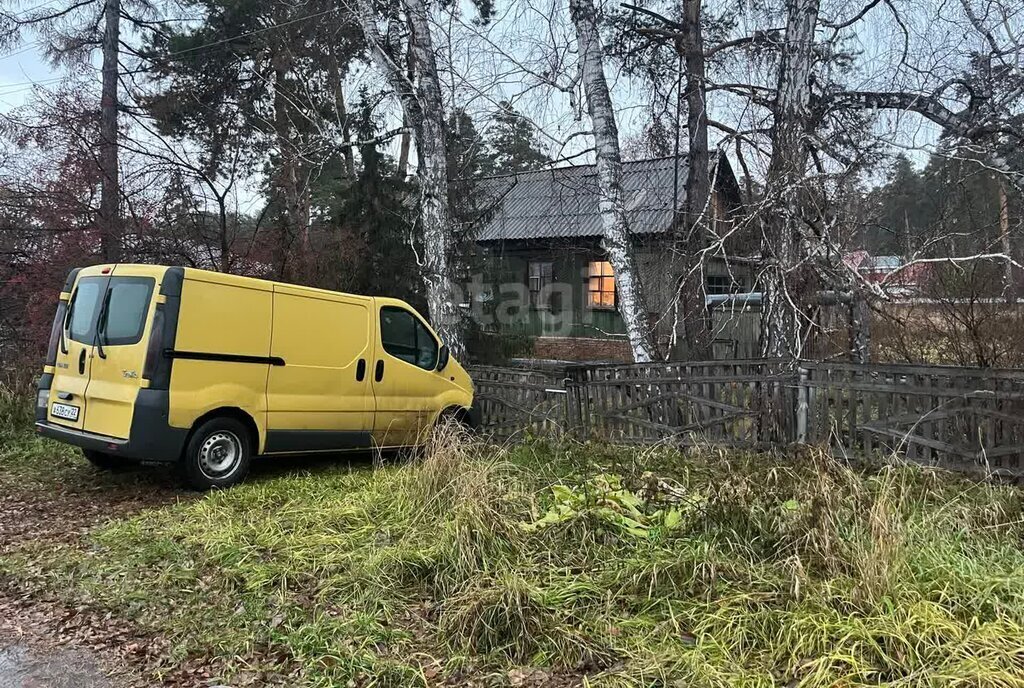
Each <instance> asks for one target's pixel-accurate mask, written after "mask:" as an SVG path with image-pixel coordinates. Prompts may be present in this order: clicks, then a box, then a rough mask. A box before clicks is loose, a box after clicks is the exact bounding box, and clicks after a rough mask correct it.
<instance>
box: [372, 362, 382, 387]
mask: <svg viewBox="0 0 1024 688" xmlns="http://www.w3.org/2000/svg"><path fill="white" fill-rule="evenodd" d="M383 378H384V360H383V359H381V360H379V361H377V369H376V370H374V371H373V379H374V381H375V382H380V381H381V380H382V379H383Z"/></svg>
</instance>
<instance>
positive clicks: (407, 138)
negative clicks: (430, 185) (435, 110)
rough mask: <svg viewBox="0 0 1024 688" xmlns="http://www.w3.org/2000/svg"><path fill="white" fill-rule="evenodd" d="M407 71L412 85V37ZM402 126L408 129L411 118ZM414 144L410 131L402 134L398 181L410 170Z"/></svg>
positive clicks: (407, 59) (403, 121)
mask: <svg viewBox="0 0 1024 688" xmlns="http://www.w3.org/2000/svg"><path fill="white" fill-rule="evenodd" d="M405 64H406V71H405V76H406V78H407V79H409V82H410V83H411V82H412V81H413V80H414V79H415V78H416V72H415V64H416V62H415V60H414V58H413V52H412V36H409V48H408V51H407V52H406V58H405ZM402 126H403V127H405V128H406V129H408V128H409V127H410V126H411V124H410V123H409V117H408V116H404V115H403V117H402ZM411 144H412V135H411V134H410V133H409V132H408V131H404V132H402V138H401V139H400V143H399V145H398V167H396V168H395V176H396V177H397V178H398V179H405V174H406V170H408V169H409V149H410V148H411Z"/></svg>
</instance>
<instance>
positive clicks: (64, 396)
mask: <svg viewBox="0 0 1024 688" xmlns="http://www.w3.org/2000/svg"><path fill="white" fill-rule="evenodd" d="M57 398H58V399H60V400H61V401H71V400H72V399H74V398H75V395H74V394H72V393H71V392H57Z"/></svg>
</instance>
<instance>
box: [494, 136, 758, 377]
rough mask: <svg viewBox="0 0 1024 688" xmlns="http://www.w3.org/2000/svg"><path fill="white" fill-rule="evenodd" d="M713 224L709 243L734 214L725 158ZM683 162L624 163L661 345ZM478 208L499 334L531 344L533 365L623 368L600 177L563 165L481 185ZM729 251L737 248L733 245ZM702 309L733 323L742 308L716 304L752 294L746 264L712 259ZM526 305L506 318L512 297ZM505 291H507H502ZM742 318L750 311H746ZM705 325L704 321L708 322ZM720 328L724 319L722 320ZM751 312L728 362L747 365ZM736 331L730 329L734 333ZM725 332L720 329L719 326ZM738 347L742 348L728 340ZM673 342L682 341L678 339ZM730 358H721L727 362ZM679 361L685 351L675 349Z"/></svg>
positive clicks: (668, 314)
mask: <svg viewBox="0 0 1024 688" xmlns="http://www.w3.org/2000/svg"><path fill="white" fill-rule="evenodd" d="M717 165H718V170H717V173H716V174H715V180H716V183H715V188H714V190H713V196H712V203H711V205H712V208H711V211H712V215H713V221H714V227H715V230H716V233H717V234H718V235H719V236H724V235H725V234H726V232H727V229H728V226H729V223H731V222H733V221H734V220H735V216H736V214H737V211H738V209H739V206H740V191H739V186H738V184H737V182H736V178H735V175H734V174H733V171H732V168H731V167H730V166H729V163H728V161H727V160H726V159H725V157H724V156H723V157H722V158H721V159H720V160H719V161H718V163H717ZM685 178H686V160H685V158H678V159H674V158H659V159H653V160H637V161H631V162H626V163H624V164H623V186H624V190H625V199H626V213H627V216H628V219H629V223H630V228H631V230H632V233H633V236H634V241H635V245H636V254H637V261H638V263H639V266H640V279H641V281H642V282H643V285H644V288H645V289H646V292H647V297H648V307H649V310H650V318H651V322H652V323H653V324H654V328H655V333H656V337H657V339H658V340H659V344H660V345H661V346H662V347H666V346H667V345H668V343H669V341H670V339H671V335H672V329H673V327H676V326H677V325H676V324H675V322H674V321H675V318H674V317H673V313H672V303H673V300H674V298H675V295H676V291H677V285H678V284H679V275H680V274H681V270H680V265H681V261H680V252H679V251H677V250H676V246H677V244H678V242H679V237H678V236H677V233H676V232H675V231H674V229H675V227H676V226H677V222H678V221H679V218H680V217H681V212H680V211H681V210H682V208H683V201H684V198H683V187H684V184H685ZM477 193H478V195H479V197H478V198H476V199H474V201H475V203H476V205H477V207H478V209H479V213H480V215H479V219H478V221H477V222H476V227H475V229H476V235H475V237H476V242H477V244H478V246H479V247H480V248H481V251H480V252H481V254H482V258H483V264H484V272H485V282H488V283H490V284H492V285H496V286H493V287H492V292H490V293H488V294H487V295H486V296H485V300H486V301H488V303H489V304H491V306H492V307H493V308H496V309H497V310H499V311H501V312H500V314H499V317H498V320H499V321H502V320H504V322H503V323H502V324H501V325H500V327H502V328H503V329H504V331H506V332H507V331H509V330H514V331H518V332H523V333H526V334H529V335H531V336H533V337H535V339H534V352H533V353H534V355H535V356H536V357H538V358H552V359H563V360H628V359H630V358H631V354H630V349H629V346H628V343H627V341H626V336H625V328H624V325H623V322H622V318H621V317H620V315H619V313H618V311H617V308H616V307H617V293H616V288H615V275H614V272H613V270H612V267H611V265H610V263H608V261H607V257H606V256H605V254H604V252H603V251H602V249H601V247H600V240H601V234H602V228H601V218H600V216H599V210H598V189H597V178H596V171H595V167H594V166H593V165H579V166H572V167H560V168H554V169H548V170H542V171H535V172H525V173H519V174H514V175H507V176H500V177H489V178H486V179H484V180H482V181H481V182H479V183H478V185H477ZM730 243H731V244H733V245H737V244H738V243H739V238H738V237H736V238H733V239H730ZM705 272H706V275H705V291H706V294H702V295H695V296H696V298H699V299H701V303H703V302H704V298H705V296H708V295H715V296H716V297H717V299H716V300H715V303H716V304H717V305H718V307H719V308H720V309H724V310H721V311H720V312H728V313H729V314H730V318H732V316H733V315H736V316H738V317H740V314H741V313H743V312H744V305H743V304H740V305H739V306H737V301H736V300H735V299H729V298H724V299H723V298H722V297H723V296H726V295H730V294H741V293H746V292H748V291H750V290H751V289H752V287H753V285H752V274H753V273H752V270H751V267H750V263H749V261H744V260H742V259H740V260H736V261H733V260H732V259H730V261H729V262H728V264H727V263H726V262H725V261H724V260H722V259H720V258H712V259H709V260H708V261H707V262H706V267H705ZM517 291H518V292H519V293H521V294H523V295H524V296H525V297H526V298H525V299H524V301H525V305H524V307H523V308H521V309H519V310H518V311H510V309H509V307H508V305H507V304H508V303H509V301H510V300H511V299H510V297H512V296H513V295H514V294H515V293H516V292H517ZM502 292H504V293H502ZM747 315H748V316H749V315H750V313H749V309H747ZM709 317H710V316H709ZM719 320H720V319H719ZM756 320H757V318H756V314H754V318H753V319H752V320H751V319H750V318H749V317H748V321H750V322H748V323H746V325H745V326H743V327H739V328H736V327H733V328H732V330H733V331H731V332H729V333H727V334H726V335H725V336H726V337H727V338H728V342H725V343H726V344H727V346H724V347H723V346H721V344H723V342H718V344H716V348H717V350H719V351H720V352H722V353H723V354H725V355H729V356H734V355H735V356H742V355H751V353H752V351H753V349H752V348H751V343H750V341H749V340H750V339H751V338H752V339H753V347H754V348H756V342H757V335H758V332H757V328H756V327H754V326H752V325H751V323H753V322H756ZM733 324H735V323H733ZM718 329H719V330H720V331H723V332H724V330H723V328H718ZM734 337H740V338H742V339H743V340H744V341H743V343H742V344H740V343H739V342H737V341H734V339H733V338H734ZM677 339H679V340H681V339H682V337H681V336H680V337H678V338H677ZM677 349H678V347H677ZM726 352H727V353H726ZM673 353H674V354H675V355H677V356H682V355H683V354H684V353H685V352H682V351H678V350H677V351H674V352H673Z"/></svg>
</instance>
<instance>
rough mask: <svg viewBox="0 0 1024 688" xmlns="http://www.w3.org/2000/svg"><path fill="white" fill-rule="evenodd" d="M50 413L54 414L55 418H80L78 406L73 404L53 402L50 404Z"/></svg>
mask: <svg viewBox="0 0 1024 688" xmlns="http://www.w3.org/2000/svg"><path fill="white" fill-rule="evenodd" d="M50 413H51V414H53V417H54V418H63V419H64V420H72V421H74V420H78V407H77V406H72V405H71V404H53V405H52V406H50Z"/></svg>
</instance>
